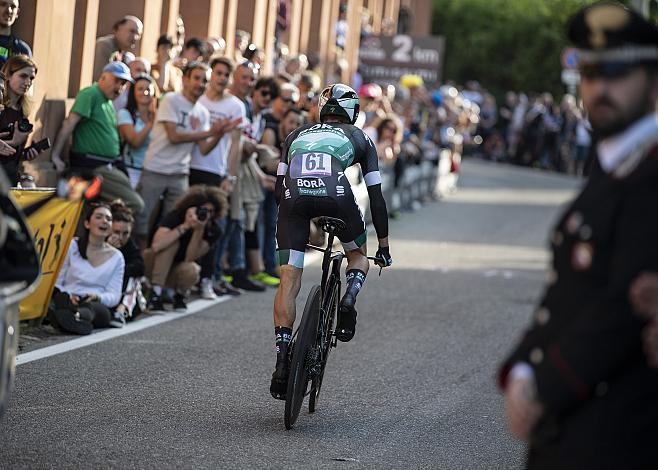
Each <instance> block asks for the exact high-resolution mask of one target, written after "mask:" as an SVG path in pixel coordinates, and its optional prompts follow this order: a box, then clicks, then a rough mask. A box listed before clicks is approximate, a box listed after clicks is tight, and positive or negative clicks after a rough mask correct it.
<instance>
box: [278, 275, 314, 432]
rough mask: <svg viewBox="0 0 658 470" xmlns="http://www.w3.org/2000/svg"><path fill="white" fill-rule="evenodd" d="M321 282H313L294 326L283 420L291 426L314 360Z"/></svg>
mask: <svg viewBox="0 0 658 470" xmlns="http://www.w3.org/2000/svg"><path fill="white" fill-rule="evenodd" d="M320 300H321V291H320V286H317V285H316V286H313V287H312V288H311V292H310V293H309V295H308V299H307V300H306V306H305V307H304V314H303V315H302V319H301V321H300V322H299V327H298V328H297V338H296V340H295V344H294V347H293V352H292V358H291V361H290V375H289V376H288V389H287V391H286V406H285V411H284V416H283V417H284V423H285V425H286V429H291V428H292V427H293V425H294V424H295V421H297V416H299V410H300V409H301V407H302V403H303V402H304V397H305V396H306V388H307V386H308V382H309V369H310V368H311V367H313V366H314V365H315V364H314V363H315V360H316V359H315V357H314V356H315V355H316V352H317V351H316V349H317V348H316V341H317V330H318V321H319V318H320Z"/></svg>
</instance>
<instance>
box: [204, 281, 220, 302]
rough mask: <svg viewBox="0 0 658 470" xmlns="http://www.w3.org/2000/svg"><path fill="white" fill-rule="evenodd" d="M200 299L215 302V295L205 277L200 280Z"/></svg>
mask: <svg viewBox="0 0 658 470" xmlns="http://www.w3.org/2000/svg"><path fill="white" fill-rule="evenodd" d="M201 298H203V299H206V300H217V294H215V291H214V290H213V288H212V281H211V280H210V279H208V278H207V277H204V278H203V279H201Z"/></svg>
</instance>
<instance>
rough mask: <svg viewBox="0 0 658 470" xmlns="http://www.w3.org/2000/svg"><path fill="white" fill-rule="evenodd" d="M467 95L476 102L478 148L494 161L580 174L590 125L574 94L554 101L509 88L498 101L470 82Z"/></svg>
mask: <svg viewBox="0 0 658 470" xmlns="http://www.w3.org/2000/svg"><path fill="white" fill-rule="evenodd" d="M467 95H468V96H469V97H470V98H471V99H472V100H473V102H474V103H475V104H476V105H477V106H479V107H480V117H481V119H480V122H479V126H478V129H477V134H478V135H479V136H480V138H481V139H482V145H481V148H480V149H479V151H478V153H480V154H481V155H482V156H483V157H485V158H487V159H491V160H495V161H503V162H507V163H512V164H515V165H522V166H530V167H534V168H542V169H547V170H552V171H558V172H561V173H568V174H572V175H579V176H580V175H583V173H584V172H585V170H586V163H587V161H588V157H589V150H590V147H591V142H592V141H591V128H590V125H589V122H588V121H587V117H586V116H585V113H584V112H583V108H582V106H579V105H578V103H577V100H576V98H575V97H574V96H573V95H570V94H565V95H564V96H563V97H562V99H561V101H560V102H559V103H558V102H556V100H555V99H554V97H553V95H551V94H550V93H540V94H525V93H522V92H521V93H516V92H514V91H508V92H507V93H506V94H505V98H504V100H503V102H502V104H500V106H497V104H496V99H495V98H494V96H493V95H492V94H491V93H489V92H487V91H486V90H484V89H482V88H481V87H480V86H479V84H477V83H476V82H473V83H472V84H470V88H469V90H468V92H467Z"/></svg>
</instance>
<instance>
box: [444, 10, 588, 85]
mask: <svg viewBox="0 0 658 470" xmlns="http://www.w3.org/2000/svg"><path fill="white" fill-rule="evenodd" d="M433 1H434V5H433V6H434V8H433V19H432V31H433V34H436V35H442V36H445V38H446V52H445V62H444V73H443V79H444V80H454V81H456V82H458V83H464V82H466V81H468V80H478V81H479V82H480V83H481V84H482V85H483V86H484V87H485V88H488V89H489V90H491V91H492V92H494V93H495V94H496V95H498V96H500V95H501V94H503V93H504V92H505V91H506V90H517V91H535V92H542V91H550V92H552V93H554V94H555V95H561V94H562V93H564V91H565V90H564V87H563V85H562V83H561V81H560V73H561V71H562V65H561V63H560V55H561V53H562V51H563V50H564V48H565V47H567V45H568V43H567V39H566V32H565V31H566V23H567V20H568V18H569V17H570V16H571V15H573V14H574V13H575V12H576V11H577V10H578V9H579V8H580V7H582V6H583V5H585V4H587V3H591V1H583V0H433Z"/></svg>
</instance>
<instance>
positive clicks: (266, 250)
mask: <svg viewBox="0 0 658 470" xmlns="http://www.w3.org/2000/svg"><path fill="white" fill-rule="evenodd" d="M263 193H264V194H265V199H264V200H263V202H262V203H261V206H260V214H259V218H260V220H259V221H258V239H259V242H260V246H261V250H262V252H263V262H264V263H265V271H267V272H268V273H273V272H274V271H275V270H276V267H277V266H278V264H279V263H278V262H277V259H276V220H277V216H278V214H279V207H278V205H277V203H276V197H275V196H274V191H268V190H263Z"/></svg>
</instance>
